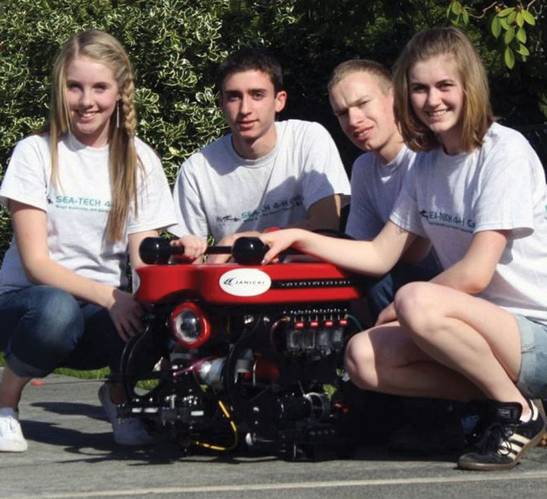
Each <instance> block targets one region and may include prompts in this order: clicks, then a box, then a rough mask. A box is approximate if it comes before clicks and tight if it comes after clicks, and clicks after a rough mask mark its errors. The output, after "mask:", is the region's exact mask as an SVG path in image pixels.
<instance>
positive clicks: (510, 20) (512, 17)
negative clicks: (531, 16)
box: [507, 10, 517, 24]
mask: <svg viewBox="0 0 547 499" xmlns="http://www.w3.org/2000/svg"><path fill="white" fill-rule="evenodd" d="M516 18H517V11H516V10H514V11H513V12H511V13H510V14H509V15H508V16H507V24H513V23H514V22H515V19H516Z"/></svg>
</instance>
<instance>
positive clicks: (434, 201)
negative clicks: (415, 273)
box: [390, 123, 547, 324]
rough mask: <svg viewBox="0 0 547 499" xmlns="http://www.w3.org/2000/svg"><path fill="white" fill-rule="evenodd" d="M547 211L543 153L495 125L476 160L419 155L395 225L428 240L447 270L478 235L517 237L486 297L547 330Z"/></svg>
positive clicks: (438, 153)
mask: <svg viewBox="0 0 547 499" xmlns="http://www.w3.org/2000/svg"><path fill="white" fill-rule="evenodd" d="M546 206H547V189H546V185H545V174H544V171H543V167H542V165H541V162H540V160H539V158H538V157H537V155H536V153H535V152H534V150H533V149H532V147H531V146H530V144H529V143H528V142H527V141H526V139H525V138H524V137H523V136H522V135H521V134H520V133H518V132H517V131H515V130H512V129H510V128H506V127H503V126H501V125H499V124H497V123H494V124H493V125H492V126H491V127H490V129H489V130H488V132H487V133H486V135H485V137H484V143H483V144H482V146H481V147H479V148H477V149H475V150H474V151H473V152H471V153H468V154H466V153H464V154H458V155H454V156H449V155H447V154H445V153H444V152H443V150H442V148H437V149H435V150H433V151H430V152H427V153H419V154H418V155H417V157H416V162H415V164H414V168H413V169H412V170H411V171H410V172H409V174H408V175H407V176H406V179H405V185H404V187H403V190H402V191H401V195H400V197H399V199H398V200H397V203H396V206H395V209H394V211H393V213H392V215H391V217H390V218H391V220H392V221H393V223H395V224H397V225H398V226H400V227H402V228H404V229H405V230H408V231H409V232H412V233H414V234H418V235H420V236H422V237H426V238H428V239H429V240H430V241H431V243H432V245H433V248H434V249H435V251H436V253H437V256H438V257H439V260H440V262H441V265H442V266H443V268H448V267H450V266H452V265H454V264H455V263H456V262H458V261H460V260H461V259H462V258H463V257H464V255H465V254H466V252H467V250H468V248H469V245H470V243H471V240H472V238H473V236H474V235H475V234H476V233H477V232H480V231H485V230H507V231H510V235H509V240H508V244H507V246H506V248H505V250H504V252H503V254H502V256H501V259H500V261H499V263H498V265H497V266H496V271H495V273H494V276H493V278H492V281H491V282H490V284H489V286H488V287H487V288H486V289H485V290H484V291H483V292H482V293H481V295H480V296H481V297H483V298H485V299H487V300H489V301H491V302H492V303H495V304H496V305H498V306H500V307H503V308H505V309H507V310H509V311H510V312H512V313H515V314H521V315H524V316H526V317H529V318H530V319H534V320H537V321H539V322H542V323H546V324H547V293H546V290H547V217H546Z"/></svg>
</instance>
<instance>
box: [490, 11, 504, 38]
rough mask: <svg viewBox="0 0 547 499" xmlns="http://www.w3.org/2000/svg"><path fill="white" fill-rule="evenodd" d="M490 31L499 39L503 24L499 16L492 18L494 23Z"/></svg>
mask: <svg viewBox="0 0 547 499" xmlns="http://www.w3.org/2000/svg"><path fill="white" fill-rule="evenodd" d="M490 31H491V32H492V35H494V38H499V36H500V34H501V23H500V18H499V17H498V16H494V17H493V18H492V22H491V23H490Z"/></svg>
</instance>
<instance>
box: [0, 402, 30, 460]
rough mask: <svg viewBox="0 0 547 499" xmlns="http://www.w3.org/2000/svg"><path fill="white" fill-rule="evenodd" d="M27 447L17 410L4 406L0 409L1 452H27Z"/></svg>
mask: <svg viewBox="0 0 547 499" xmlns="http://www.w3.org/2000/svg"><path fill="white" fill-rule="evenodd" d="M27 449H28V444H27V441H26V440H25V437H24V436H23V432H22V431H21V425H20V424H19V419H18V415H17V411H16V410H14V409H11V408H10V407H3V408H2V409H0V452H25V451H26V450H27Z"/></svg>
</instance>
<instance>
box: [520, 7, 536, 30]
mask: <svg viewBox="0 0 547 499" xmlns="http://www.w3.org/2000/svg"><path fill="white" fill-rule="evenodd" d="M522 17H523V18H524V20H525V21H526V22H527V23H528V24H529V25H530V26H535V25H536V18H535V17H534V15H533V14H532V13H531V12H530V11H529V10H526V9H524V10H523V11H522Z"/></svg>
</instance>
